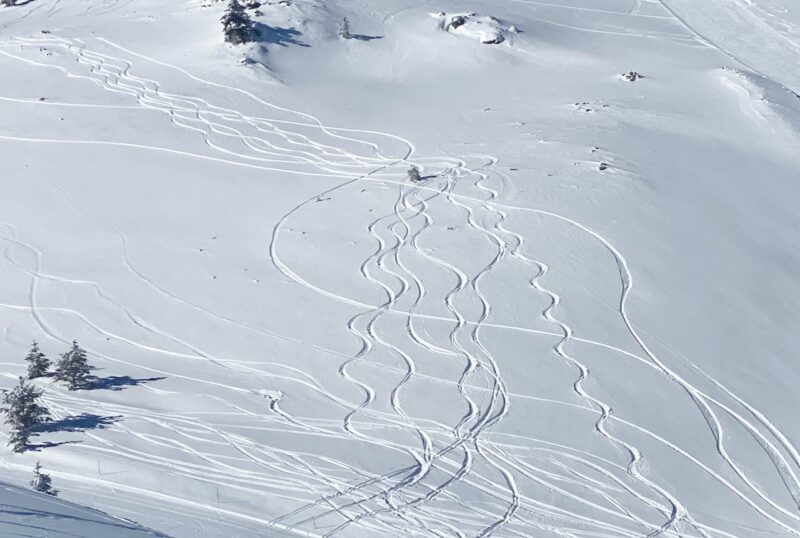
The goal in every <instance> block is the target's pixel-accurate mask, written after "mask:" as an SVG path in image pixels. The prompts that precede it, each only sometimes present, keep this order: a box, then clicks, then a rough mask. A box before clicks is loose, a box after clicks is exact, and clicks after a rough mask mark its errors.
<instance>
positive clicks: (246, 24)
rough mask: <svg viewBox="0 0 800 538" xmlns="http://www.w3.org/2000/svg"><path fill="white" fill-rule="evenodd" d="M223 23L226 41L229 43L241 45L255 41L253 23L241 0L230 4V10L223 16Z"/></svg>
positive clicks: (231, 1) (235, 0)
mask: <svg viewBox="0 0 800 538" xmlns="http://www.w3.org/2000/svg"><path fill="white" fill-rule="evenodd" d="M221 22H222V27H223V29H222V31H223V33H224V34H225V41H227V42H228V43H232V44H234V45H241V44H242V43H247V42H249V41H252V40H253V38H254V35H255V28H254V25H253V21H252V19H250V16H249V15H248V14H247V11H245V8H244V6H242V4H240V3H239V0H230V1H229V2H228V9H227V10H226V11H225V14H224V15H223V16H222V19H221Z"/></svg>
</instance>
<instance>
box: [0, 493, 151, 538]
mask: <svg viewBox="0 0 800 538" xmlns="http://www.w3.org/2000/svg"><path fill="white" fill-rule="evenodd" d="M0 536H7V537H9V538H10V537H12V536H26V537H29V538H60V537H63V536H74V537H77V538H107V537H109V536H114V537H115V538H116V537H119V538H146V537H148V536H150V537H153V536H162V535H159V534H156V533H154V532H149V531H146V530H143V529H140V528H138V527H136V526H135V525H133V524H131V523H129V522H127V521H123V520H120V519H115V518H112V517H110V516H108V515H106V514H103V513H100V512H96V511H94V510H89V509H87V508H83V507H80V506H76V505H73V504H70V503H67V502H64V501H62V500H59V499H56V498H53V497H49V496H47V495H43V494H40V493H34V492H32V491H26V490H23V489H20V488H16V487H14V486H9V485H0Z"/></svg>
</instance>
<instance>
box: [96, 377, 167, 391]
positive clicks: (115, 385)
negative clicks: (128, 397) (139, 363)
mask: <svg viewBox="0 0 800 538" xmlns="http://www.w3.org/2000/svg"><path fill="white" fill-rule="evenodd" d="M162 379H166V377H144V378H135V377H131V376H129V375H122V376H116V375H111V376H108V377H94V378H93V379H92V380H91V381H90V382H89V386H88V387H87V388H88V389H89V390H123V389H124V388H125V387H135V386H137V385H141V384H143V383H152V382H153V381H161V380H162Z"/></svg>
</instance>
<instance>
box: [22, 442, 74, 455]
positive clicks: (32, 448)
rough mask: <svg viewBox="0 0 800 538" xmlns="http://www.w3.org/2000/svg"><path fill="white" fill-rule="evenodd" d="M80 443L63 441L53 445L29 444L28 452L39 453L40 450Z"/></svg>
mask: <svg viewBox="0 0 800 538" xmlns="http://www.w3.org/2000/svg"><path fill="white" fill-rule="evenodd" d="M79 443H80V441H61V442H59V443H53V442H50V441H47V442H44V443H28V446H27V447H26V450H29V451H31V452H39V451H40V450H44V449H45V448H53V447H56V446H61V445H77V444H79Z"/></svg>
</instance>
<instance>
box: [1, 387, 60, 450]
mask: <svg viewBox="0 0 800 538" xmlns="http://www.w3.org/2000/svg"><path fill="white" fill-rule="evenodd" d="M41 396H42V391H41V390H40V389H38V388H36V387H35V386H33V385H30V384H27V383H25V379H23V378H22V377H20V378H19V384H18V385H17V386H16V387H14V388H13V389H12V390H4V391H3V406H2V407H0V412H3V413H4V414H5V420H4V422H5V423H6V424H8V425H9V426H11V436H10V437H9V440H8V444H9V446H11V447H13V449H14V452H25V449H26V448H28V440H29V439H30V435H31V430H32V429H33V428H34V426H36V425H37V424H41V423H43V422H45V421H47V420H48V419H49V418H50V413H49V412H48V411H47V409H46V408H45V407H44V406H42V405H40V404H39V398H40V397H41Z"/></svg>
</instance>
